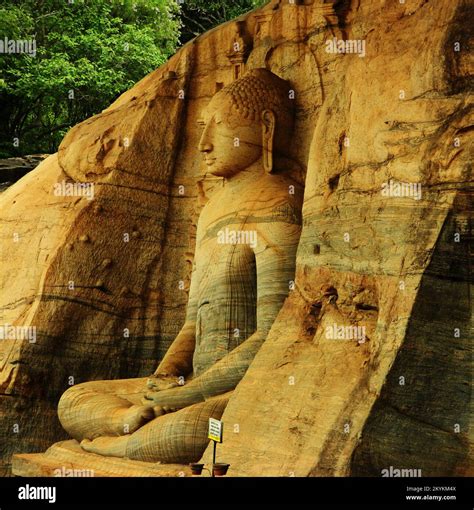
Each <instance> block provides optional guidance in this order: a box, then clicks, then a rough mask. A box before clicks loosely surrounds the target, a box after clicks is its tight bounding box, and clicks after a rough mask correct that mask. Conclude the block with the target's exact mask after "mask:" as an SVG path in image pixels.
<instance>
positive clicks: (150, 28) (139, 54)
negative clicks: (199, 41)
mask: <svg viewBox="0 0 474 510" xmlns="http://www.w3.org/2000/svg"><path fill="white" fill-rule="evenodd" d="M69 1H71V0H69ZM178 15H179V8H178V7H177V4H176V2H175V1H174V0H141V1H140V0H133V2H132V0H117V1H113V0H90V1H88V0H84V1H82V0H75V1H74V2H73V3H68V0H20V1H16V2H13V1H10V2H3V3H1V4H0V38H1V39H4V38H5V37H8V39H9V40H16V39H35V40H36V49H37V51H36V55H35V56H31V55H27V54H0V107H1V109H2V116H1V118H0V153H2V152H3V153H4V154H15V153H22V154H26V153H31V152H38V151H46V152H48V151H49V152H53V151H54V150H56V148H57V146H58V143H59V142H60V141H61V139H62V137H63V136H64V134H65V132H66V131H67V129H68V128H69V127H70V126H73V125H74V124H76V123H78V122H80V121H82V120H84V119H85V118H87V117H90V116H91V115H94V114H95V113H98V112H100V111H101V110H103V109H104V108H105V107H107V106H108V105H109V104H110V103H111V102H112V101H113V100H114V99H115V98H116V97H117V96H118V95H119V94H120V93H122V92H123V91H125V90H127V89H128V88H130V87H131V86H132V85H133V84H134V83H136V82H137V81H138V80H140V79H141V78H143V76H145V75H146V74H147V73H149V72H150V71H152V70H153V69H155V68H156V67H158V66H159V65H161V64H163V63H164V62H165V61H166V60H167V58H168V57H169V55H170V54H172V53H173V52H174V51H175V48H176V45H177V43H178V38H179V29H180V19H179V16H178ZM13 138H18V139H19V146H18V148H15V147H14V146H13V145H12V142H13ZM15 149H16V150H15Z"/></svg>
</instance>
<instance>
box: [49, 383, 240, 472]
mask: <svg viewBox="0 0 474 510" xmlns="http://www.w3.org/2000/svg"><path fill="white" fill-rule="evenodd" d="M147 381H148V378H140V379H121V380H116V381H92V382H87V383H83V384H78V385H77V386H73V387H72V388H70V389H69V390H67V391H66V392H65V393H64V394H63V396H62V397H61V400H60V402H59V405H58V415H59V419H60V421H61V424H62V425H63V427H64V429H65V430H66V431H67V432H68V433H69V434H70V435H71V436H72V437H73V438H74V439H77V440H78V441H80V442H81V446H82V448H83V449H84V450H86V451H89V452H92V453H97V454H100V455H106V456H111V457H128V458H130V459H134V460H141V461H148V462H158V461H161V462H163V463H187V462H193V461H195V460H198V459H199V458H200V457H201V456H202V454H203V453H204V450H205V449H206V447H207V445H208V443H209V440H208V438H207V430H208V423H209V418H216V419H220V418H221V416H222V414H223V412H224V409H225V407H226V405H227V402H228V400H229V398H230V394H231V392H230V393H227V394H225V395H220V396H218V397H214V398H212V399H209V400H207V401H206V402H201V403H199V404H194V405H192V406H189V407H186V408H184V409H181V410H179V411H176V412H174V413H170V414H166V415H164V416H160V417H158V418H155V413H154V410H153V409H152V407H149V406H144V405H143V404H142V401H143V396H144V394H145V393H146V392H147V389H146V383H147Z"/></svg>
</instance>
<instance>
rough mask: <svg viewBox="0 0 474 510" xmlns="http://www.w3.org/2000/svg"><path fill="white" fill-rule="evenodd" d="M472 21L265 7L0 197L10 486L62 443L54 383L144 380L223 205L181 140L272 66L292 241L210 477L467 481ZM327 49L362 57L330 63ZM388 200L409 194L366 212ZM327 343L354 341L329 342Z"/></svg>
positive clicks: (375, 9) (189, 144)
mask: <svg viewBox="0 0 474 510" xmlns="http://www.w3.org/2000/svg"><path fill="white" fill-rule="evenodd" d="M470 16H471V17H472V6H470V5H469V2H467V1H463V0H460V1H457V2H452V1H448V0H442V1H439V2H436V4H435V3H434V2H430V1H428V2H427V1H423V0H416V1H413V2H406V3H404V4H400V3H398V2H392V1H388V0H387V1H382V2H380V1H378V0H368V1H366V2H358V1H356V0H353V1H343V2H332V1H323V0H314V1H311V0H307V1H304V2H294V3H289V2H286V1H284V0H281V1H272V2H270V3H269V4H268V5H267V6H265V7H264V8H262V9H260V10H257V11H254V12H253V13H250V14H248V15H246V16H244V17H242V18H240V19H239V20H237V21H235V22H230V23H227V24H225V25H223V26H221V27H219V28H217V29H215V30H213V31H211V32H209V33H207V34H205V35H203V36H201V37H199V38H198V39H196V40H195V41H192V42H191V43H189V44H188V45H186V46H185V47H184V48H182V49H181V50H180V51H179V52H178V53H177V54H176V55H175V56H174V57H173V58H172V59H171V60H170V61H169V62H168V63H167V64H165V65H164V66H163V67H161V68H160V69H158V70H157V71H155V72H154V73H152V74H150V75H149V76H147V77H146V78H144V79H143V80H142V81H141V82H139V83H138V84H137V85H136V86H135V87H134V88H132V89H131V90H130V91H128V92H127V93H125V94H124V95H122V96H121V97H120V98H119V99H118V100H117V101H116V102H115V103H114V104H113V105H111V106H110V107H109V108H108V109H107V110H105V111H104V112H102V113H101V114H99V115H97V116H95V117H93V118H92V119H89V120H87V121H85V122H83V123H82V124H80V125H78V126H76V127H75V128H73V129H72V130H71V131H70V132H69V133H68V134H67V135H66V137H65V139H64V141H63V142H62V144H61V147H60V150H59V153H58V154H57V155H53V156H50V157H49V158H48V159H47V160H46V161H45V162H43V163H42V164H41V165H40V166H39V167H38V168H37V169H35V170H34V171H33V172H31V173H30V174H28V175H27V176H26V177H24V178H23V179H22V180H20V181H19V182H18V183H17V184H15V185H14V186H12V187H11V188H9V189H8V190H7V191H6V192H4V193H2V194H1V195H0V224H1V225H2V228H1V234H0V235H1V245H0V246H1V251H0V260H1V270H0V323H1V324H10V325H14V326H22V327H24V326H29V327H36V342H35V343H30V342H29V341H28V340H18V339H6V340H0V413H1V415H2V422H3V423H5V427H2V430H1V431H0V453H1V456H2V458H3V466H4V470H5V471H7V470H8V469H9V466H10V462H11V461H10V458H11V455H12V454H13V453H22V454H25V453H30V452H40V451H45V450H46V449H47V448H48V447H49V446H50V445H51V444H52V443H53V442H55V441H59V440H61V439H65V438H66V434H65V433H64V432H63V431H62V429H61V427H60V426H59V422H58V421H57V417H56V407H57V403H58V400H59V397H60V395H61V394H62V393H63V392H64V391H65V390H66V389H67V388H68V387H69V386H70V385H72V384H77V383H79V382H84V381H89V380H97V379H117V378H125V377H139V376H146V375H148V374H150V373H151V372H152V371H153V370H154V369H155V368H156V365H157V362H158V361H159V360H160V359H161V358H162V357H163V355H164V353H165V352H166V350H167V348H168V347H169V345H170V343H171V342H172V340H173V339H174V337H175V336H176V334H177V333H178V331H179V330H180V328H181V326H182V324H183V322H184V316H185V307H186V302H187V290H186V289H187V288H188V287H187V283H188V282H189V278H190V274H191V267H192V263H193V256H194V244H195V228H196V222H197V218H198V216H199V213H200V211H201V209H202V207H203V206H204V204H205V203H206V201H207V200H208V199H209V197H211V196H213V194H214V193H216V191H218V190H219V188H220V186H221V182H220V181H219V180H218V179H214V178H209V177H208V176H205V175H203V172H202V167H201V163H200V157H199V155H198V150H197V145H198V140H199V137H200V131H199V129H198V128H197V127H196V122H197V120H198V119H199V118H200V115H201V112H202V110H203V108H204V107H205V106H206V105H207V103H208V102H209V100H210V98H211V97H212V96H213V95H214V93H215V92H216V91H217V90H219V89H220V88H222V87H223V86H225V85H227V84H229V83H231V82H232V81H233V80H235V79H236V78H237V77H239V76H241V75H242V74H243V73H244V72H245V71H246V70H249V69H252V68H257V67H266V68H267V69H269V70H271V71H272V72H274V73H275V74H277V75H278V76H280V77H282V78H284V79H286V80H289V81H290V83H291V84H292V85H293V87H294V90H295V101H296V105H297V118H296V133H295V135H294V143H293V144H292V146H291V156H292V161H293V163H294V167H293V169H292V176H293V178H294V179H295V180H297V181H299V182H300V183H301V184H303V185H304V186H305V196H304V206H303V229H302V234H301V239H300V244H299V247H298V253H297V258H296V275H295V287H294V290H292V291H291V293H290V296H289V297H288V299H287V300H286V302H285V304H284V305H283V307H282V309H281V311H280V313H279V315H278V317H277V319H276V321H275V322H274V324H273V326H272V328H271V331H270V333H269V335H268V337H267V339H266V340H265V343H264V344H263V346H262V347H261V349H260V351H259V352H258V354H257V356H256V358H255V359H254V361H253V363H252V365H251V367H250V369H249V370H248V372H247V373H246V375H245V376H244V379H243V380H242V382H241V383H240V384H239V385H238V387H237V389H236V390H235V391H234V393H233V395H232V397H231V399H230V401H229V404H228V407H227V408H226V411H225V412H224V415H223V417H222V419H223V421H224V423H225V425H226V436H225V441H224V443H223V445H222V446H221V447H220V449H219V460H221V461H225V462H229V463H230V464H231V468H230V470H229V475H235V476H262V475H265V476H268V475H277V476H293V475H295V476H308V475H311V476H321V475H324V476H344V475H371V476H380V473H381V470H382V469H384V468H388V467H389V466H394V467H398V468H402V467H403V468H416V469H421V470H422V473H423V476H439V475H457V476H462V475H466V474H471V475H472V474H473V471H472V469H473V468H472V442H473V438H472V423H470V421H471V420H472V415H471V413H470V402H471V400H470V396H471V387H470V384H471V374H472V365H471V354H472V353H471V350H472V341H471V340H472V333H471V332H470V321H471V315H472V301H471V295H470V294H469V285H470V283H472V275H471V274H470V272H469V267H470V258H469V257H470V251H469V243H470V242H471V241H472V237H471V236H472V234H471V233H470V228H471V227H470V219H471V218H472V167H471V162H470V159H469V158H470V155H471V154H470V150H471V152H472V124H473V122H472V121H473V118H472V117H473V109H472V96H470V95H469V90H470V87H472V67H471V65H470V61H469V56H468V55H469V51H468V48H469V44H472V42H471V43H469V40H470V38H472V33H471V32H470V31H471V30H472V28H471V27H470V26H469V23H468V20H469V17H470ZM334 39H336V40H344V41H347V40H354V41H364V42H365V50H364V53H365V55H364V56H360V55H359V54H357V53H330V52H328V51H326V50H327V48H328V46H327V41H329V40H334ZM456 43H459V47H458V46H456ZM62 181H65V182H70V183H73V182H76V183H91V182H92V183H94V189H95V195H94V198H93V200H88V199H87V198H86V197H77V196H76V197H61V196H55V195H54V194H53V193H52V189H53V187H54V184H55V183H58V182H62ZM390 182H392V184H397V183H405V184H406V185H410V184H411V185H412V187H407V188H406V189H409V190H411V191H413V193H411V195H410V194H407V196H397V193H396V191H395V189H396V188H394V187H393V186H392V188H389V189H390V190H391V193H389V194H385V195H384V194H382V192H381V191H382V190H383V189H387V188H384V185H387V183H390ZM418 184H419V185H420V186H421V187H420V188H417V187H416V186H415V185H418ZM417 190H420V192H421V196H419V199H418V197H417V195H416V191H417ZM126 239H128V240H127V241H126ZM71 282H72V285H71ZM182 282H184V286H183V285H182ZM334 325H336V326H337V327H338V326H347V327H359V328H364V329H363V330H361V331H365V336H364V341H363V342H360V341H358V340H359V339H356V338H352V339H345V340H342V339H340V340H337V339H332V338H329V337H328V331H331V328H333V326H334ZM71 378H72V379H71ZM427 452H432V453H429V454H428V453H427ZM71 455H72V454H71ZM89 455H93V454H89ZM210 456H211V452H210V450H208V451H207V452H206V453H205V455H204V461H205V462H209V460H210ZM18 458H19V457H18ZM71 458H72V457H71ZM75 458H76V459H77V457H75ZM58 459H59V457H58ZM43 460H44V458H43ZM43 460H42V459H38V460H36V461H32V462H33V464H34V462H37V464H36V465H37V466H41V463H42V462H43ZM16 462H17V464H16V465H17V466H19V465H20V464H19V462H20V461H19V460H18V461H16ZM45 462H46V461H45ZM58 462H62V461H58ZM76 462H77V463H78V465H79V464H80V463H81V462H83V461H80V460H76ZM84 462H86V463H87V462H89V461H84ZM104 462H105V461H104ZM28 469H33V471H34V470H35V469H39V468H37V467H35V468H31V465H30V468H28ZM104 469H105V468H104ZM105 470H106V469H105ZM16 472H17V473H18V474H22V473H23V474H25V473H27V472H30V473H31V472H32V471H28V470H27V469H26V468H23V467H21V466H20V467H18V469H17V471H16ZM36 472H41V469H39V471H36ZM133 473H134V471H133V469H132V468H130V469H129V474H133ZM135 473H139V470H137V471H136V472H135Z"/></svg>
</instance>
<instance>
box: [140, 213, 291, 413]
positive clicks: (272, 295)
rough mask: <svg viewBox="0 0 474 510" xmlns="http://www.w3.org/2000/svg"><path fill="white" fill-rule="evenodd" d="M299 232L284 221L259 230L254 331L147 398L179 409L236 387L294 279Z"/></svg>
mask: <svg viewBox="0 0 474 510" xmlns="http://www.w3.org/2000/svg"><path fill="white" fill-rule="evenodd" d="M299 235H300V227H298V226H297V225H291V224H286V223H276V224H268V223H267V224H266V226H265V230H264V231H263V232H261V233H260V232H259V246H258V248H257V249H256V262H257V296H258V299H257V330H256V331H255V333H254V334H253V335H251V336H250V337H249V338H248V339H247V340H245V341H244V342H243V343H242V344H241V345H239V346H238V347H237V348H236V349H234V350H233V351H232V352H231V353H229V354H228V355H227V356H225V357H224V358H222V359H221V360H220V361H218V362H217V363H216V364H215V365H214V366H213V367H211V368H210V369H208V370H207V371H206V372H204V373H203V374H201V375H200V376H199V377H197V378H195V379H193V380H191V381H190V382H189V383H187V384H185V385H184V386H182V387H179V388H173V389H170V390H164V391H161V392H159V393H155V394H153V393H151V394H149V395H148V398H152V399H153V400H154V401H155V403H156V404H157V405H163V406H168V407H172V408H181V407H186V406H188V405H191V404H195V403H197V402H202V401H204V400H205V399H207V398H209V397H211V396H214V395H219V394H221V393H225V392H227V391H230V390H233V389H234V388H235V387H236V386H237V384H238V383H239V382H240V380H241V379H242V377H243V376H244V374H245V372H246V371H247V369H248V367H249V366H250V364H251V362H252V360H253V359H254V357H255V355H256V354H257V352H258V350H259V349H260V347H261V346H262V344H263V342H264V341H265V338H266V337H267V335H268V332H269V330H270V328H271V326H272V324H273V322H274V321H275V319H276V316H277V314H278V312H279V311H280V309H281V306H282V304H283V301H284V300H285V298H286V297H287V295H288V292H289V285H290V281H291V280H292V279H293V278H294V268H295V256H296V247H297V244H298V240H299ZM263 248H264V249H263ZM260 250H261V251H260Z"/></svg>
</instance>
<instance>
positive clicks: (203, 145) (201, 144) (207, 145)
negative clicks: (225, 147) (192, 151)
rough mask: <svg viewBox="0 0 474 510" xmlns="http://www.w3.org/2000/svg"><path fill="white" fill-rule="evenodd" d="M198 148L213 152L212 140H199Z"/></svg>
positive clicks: (202, 150) (201, 150)
mask: <svg viewBox="0 0 474 510" xmlns="http://www.w3.org/2000/svg"><path fill="white" fill-rule="evenodd" d="M198 148H199V151H200V152H211V151H212V149H213V148H214V147H213V146H212V143H210V142H199V147H198Z"/></svg>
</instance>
